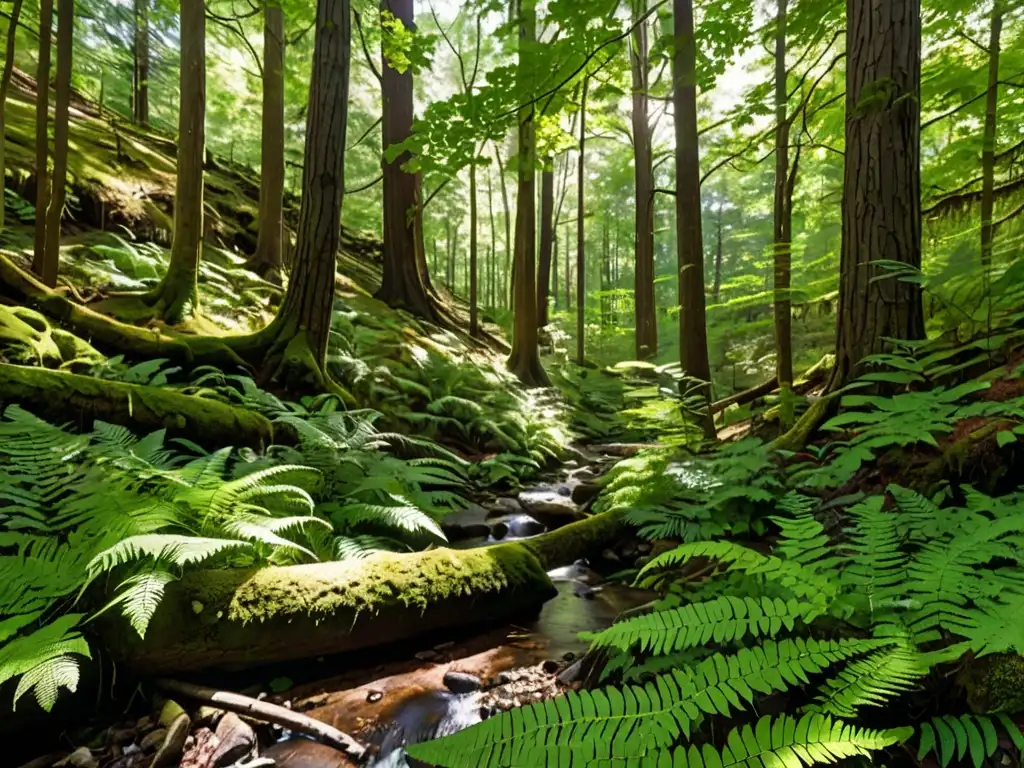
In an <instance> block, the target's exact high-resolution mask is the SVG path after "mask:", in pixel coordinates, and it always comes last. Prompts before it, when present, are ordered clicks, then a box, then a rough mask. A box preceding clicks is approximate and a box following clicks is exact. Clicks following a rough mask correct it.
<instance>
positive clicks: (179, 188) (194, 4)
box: [143, 0, 206, 325]
mask: <svg viewBox="0 0 1024 768" xmlns="http://www.w3.org/2000/svg"><path fill="white" fill-rule="evenodd" d="M180 23H181V33H180V37H181V74H180V86H179V92H180V94H181V96H180V102H179V112H178V178H177V183H176V185H175V190H174V236H173V239H172V242H171V262H170V265H169V266H168V269H167V274H166V275H165V276H164V279H163V280H162V281H161V282H160V285H158V286H157V287H156V288H155V289H154V290H153V291H151V292H150V293H148V294H146V296H145V297H144V299H143V300H144V301H145V303H147V304H149V305H150V306H151V307H152V308H153V312H154V314H155V315H156V316H157V317H159V318H161V319H162V320H164V321H165V322H167V323H169V324H172V325H174V324H177V323H180V322H182V321H183V320H186V319H188V318H189V317H191V316H192V315H194V314H195V313H196V312H197V311H198V310H199V260H200V258H201V256H202V249H203V162H204V160H205V147H206V125H205V121H206V12H205V4H204V1H203V0H181V22H180Z"/></svg>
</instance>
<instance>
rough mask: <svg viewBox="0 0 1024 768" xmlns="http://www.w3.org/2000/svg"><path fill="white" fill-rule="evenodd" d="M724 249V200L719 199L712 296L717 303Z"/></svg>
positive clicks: (716, 217) (719, 292)
mask: <svg viewBox="0 0 1024 768" xmlns="http://www.w3.org/2000/svg"><path fill="white" fill-rule="evenodd" d="M722 251H723V247H722V201H721V200H719V202H718V215H717V216H715V282H714V284H713V285H712V287H711V298H712V299H713V300H714V302H715V303H716V304H717V303H718V298H719V296H720V295H721V293H722Z"/></svg>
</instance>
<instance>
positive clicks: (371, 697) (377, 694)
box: [366, 691, 384, 704]
mask: <svg viewBox="0 0 1024 768" xmlns="http://www.w3.org/2000/svg"><path fill="white" fill-rule="evenodd" d="M383 698H384V694H383V693H382V692H381V691H369V692H368V693H367V694H366V703H367V704H376V703H377V702H378V701H380V700H381V699H383Z"/></svg>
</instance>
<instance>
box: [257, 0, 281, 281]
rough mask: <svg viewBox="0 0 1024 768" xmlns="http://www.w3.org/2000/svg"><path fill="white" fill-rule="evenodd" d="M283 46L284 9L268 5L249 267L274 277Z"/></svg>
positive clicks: (277, 246) (277, 268) (276, 267)
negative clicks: (257, 193)
mask: <svg viewBox="0 0 1024 768" xmlns="http://www.w3.org/2000/svg"><path fill="white" fill-rule="evenodd" d="M284 45H285V42H284V10H283V9H282V8H281V6H280V5H271V4H269V3H268V4H267V5H266V6H265V8H264V11H263V115H262V141H261V144H260V211H259V227H260V231H259V235H258V238H257V240H256V253H254V254H253V257H252V259H251V260H250V261H249V266H250V268H251V269H253V270H254V271H255V272H257V273H258V274H260V275H269V276H271V277H275V278H276V277H278V276H279V274H280V272H281V267H282V264H283V263H284V258H283V247H284V245H283V242H284V174H285V165H284V151H285V150H284V145H285V137H284Z"/></svg>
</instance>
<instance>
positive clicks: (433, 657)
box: [413, 650, 441, 661]
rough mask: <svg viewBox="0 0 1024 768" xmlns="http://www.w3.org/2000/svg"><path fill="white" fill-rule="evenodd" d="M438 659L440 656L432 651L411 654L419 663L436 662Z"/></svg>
mask: <svg viewBox="0 0 1024 768" xmlns="http://www.w3.org/2000/svg"><path fill="white" fill-rule="evenodd" d="M440 657H441V654H439V653H438V652H437V651H434V650H427V651H419V652H418V653H414V654H413V658H416V659H419V660H420V661H437V659H439V658H440Z"/></svg>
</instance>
